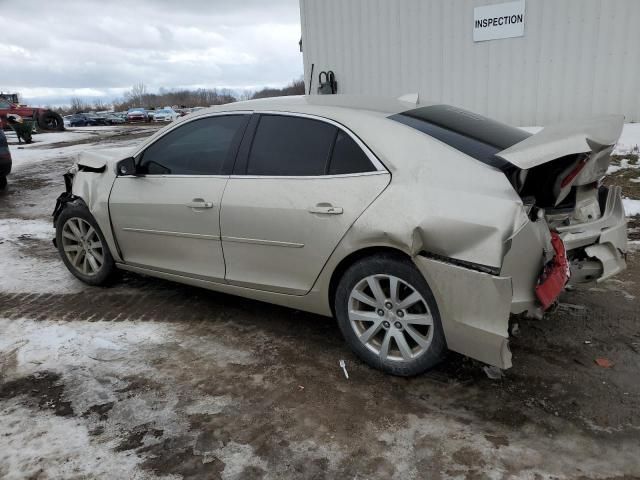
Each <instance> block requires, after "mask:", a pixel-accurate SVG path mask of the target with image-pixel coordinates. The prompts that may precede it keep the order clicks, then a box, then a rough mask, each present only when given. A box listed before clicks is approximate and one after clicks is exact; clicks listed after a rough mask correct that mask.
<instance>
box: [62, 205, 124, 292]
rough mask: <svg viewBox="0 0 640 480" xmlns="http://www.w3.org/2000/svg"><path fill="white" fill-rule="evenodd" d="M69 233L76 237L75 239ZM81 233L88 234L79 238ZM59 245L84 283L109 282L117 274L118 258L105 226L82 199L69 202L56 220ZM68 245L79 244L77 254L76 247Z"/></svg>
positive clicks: (64, 259) (75, 245) (69, 267)
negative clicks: (101, 227) (104, 232)
mask: <svg viewBox="0 0 640 480" xmlns="http://www.w3.org/2000/svg"><path fill="white" fill-rule="evenodd" d="M89 227H91V229H93V230H91V229H90V228H89ZM78 233H79V234H82V235H78ZM69 235H70V236H71V237H76V238H75V239H72V238H70V237H69ZM82 236H84V237H85V238H83V239H81V240H79V239H78V237H82ZM97 242H99V245H97V244H96V243H97ZM56 245H57V247H58V253H59V254H60V257H62V261H63V262H64V264H65V265H66V267H67V268H68V269H69V271H70V272H71V273H72V274H73V275H75V276H76V277H77V278H79V279H80V280H82V281H83V282H84V283H86V284H88V285H94V286H98V285H107V284H109V283H110V282H111V281H112V280H113V279H114V278H115V276H116V272H117V270H116V266H115V262H114V260H113V257H112V255H111V252H110V251H109V247H108V245H107V242H106V241H105V239H104V235H103V234H102V230H100V227H99V226H98V223H97V222H96V220H95V219H94V218H93V215H91V213H90V212H89V209H88V208H87V207H86V206H85V205H84V204H82V203H81V202H73V203H69V204H67V206H66V208H64V210H62V212H60V216H59V217H58V219H57V221H56ZM69 247H77V250H75V251H77V254H76V253H75V251H66V250H65V249H67V248H69ZM100 254H102V261H100ZM76 255H77V256H76ZM76 259H77V261H76Z"/></svg>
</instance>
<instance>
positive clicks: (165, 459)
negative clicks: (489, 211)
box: [0, 127, 640, 479]
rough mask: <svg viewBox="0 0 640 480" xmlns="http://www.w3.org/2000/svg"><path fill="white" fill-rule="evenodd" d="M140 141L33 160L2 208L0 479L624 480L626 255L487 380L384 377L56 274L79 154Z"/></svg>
mask: <svg viewBox="0 0 640 480" xmlns="http://www.w3.org/2000/svg"><path fill="white" fill-rule="evenodd" d="M149 132H150V130H148V129H145V128H144V127H140V128H136V129H127V128H125V127H123V128H122V129H111V130H108V131H107V130H105V131H100V130H97V134H96V135H95V136H93V137H91V138H90V139H83V140H76V141H73V140H71V141H69V140H65V141H63V142H54V143H53V144H43V145H38V144H37V143H36V144H34V145H33V146H32V147H31V149H30V150H29V152H28V155H26V154H25V155H23V156H24V158H25V161H24V162H21V163H20V164H19V165H18V166H17V167H16V170H15V172H14V174H13V175H12V176H11V177H10V183H9V190H8V191H7V192H6V193H5V194H2V195H0V262H1V263H0V265H2V275H1V277H2V278H0V478H11V479H13V478H34V479H45V478H51V479H54V478H72V479H75V478H77V479H84V478H105V479H106V478H109V479H111V478H140V479H146V478H167V479H169V478H171V479H173V478H213V479H215V478H223V479H250V478H273V479H276V478H300V479H308V478H318V479H321V478H327V479H337V478H348V479H356V478H357V479H389V478H394V479H419V478H532V479H533V478H536V479H537V478H639V476H640V457H639V456H638V452H639V451H640V382H639V381H638V379H639V376H638V372H639V367H640V329H639V328H638V323H637V322H638V311H639V308H638V306H639V304H640V303H639V300H638V298H639V297H640V287H639V286H640V256H639V255H638V253H636V252H635V251H634V252H632V253H631V254H630V255H629V258H628V260H629V269H628V270H627V271H626V272H624V273H623V274H622V275H620V276H619V277H617V278H616V279H613V280H610V281H608V282H604V283H602V284H598V285H590V286H586V287H583V288H579V289H575V290H573V291H570V292H566V293H565V294H564V295H563V297H562V299H561V300H562V303H561V304H560V306H559V308H558V309H557V310H556V311H555V312H553V313H550V314H548V315H547V316H545V318H544V319H542V320H539V321H534V320H524V319H519V318H513V319H512V328H513V333H514V335H513V339H512V342H511V347H512V351H513V364H514V367H513V368H512V369H510V370H508V371H507V372H505V375H504V377H503V378H502V379H499V380H491V379H489V378H487V376H486V375H485V373H484V371H483V369H482V367H483V366H482V365H481V364H479V363H477V362H475V361H471V360H469V359H466V358H464V357H461V356H459V355H456V354H450V355H449V357H448V359H447V361H446V362H444V363H443V364H442V365H441V366H440V367H438V368H437V369H436V370H434V371H432V372H430V373H428V374H426V375H422V376H419V377H416V378H411V379H405V378H394V377H390V376H386V375H383V374H381V373H379V372H377V371H374V370H371V369H369V368H368V367H366V366H365V365H363V364H362V363H360V362H359V361H358V360H357V359H356V358H355V357H354V356H353V355H352V354H351V353H350V352H349V350H348V349H347V347H346V346H345V344H344V343H343V341H342V339H341V337H340V334H339V331H338V328H337V326H336V324H335V322H334V321H333V320H332V319H329V318H324V317H318V316H315V315H311V314H307V313H302V312H298V311H294V310H288V309H285V308H280V307H276V306H272V305H268V304H263V303H259V302H254V301H249V300H245V299H241V298H238V297H233V296H228V295H222V294H217V293H214V292H209V291H206V290H201V289H197V288H191V287H187V286H181V285H176V284H171V283H168V282H164V281H161V280H156V279H151V278H147V277H142V276H135V275H129V274H124V275H123V276H122V279H121V281H120V282H118V283H117V284H115V285H114V286H112V287H110V288H92V287H88V286H85V285H83V284H81V283H79V282H78V281H76V280H75V279H74V278H73V277H72V276H71V275H70V274H68V273H67V271H66V270H65V268H64V266H63V265H62V262H61V261H59V259H58V256H57V253H56V251H55V250H54V249H53V246H52V244H51V240H50V239H51V238H52V235H53V230H52V228H51V223H50V221H51V218H50V213H51V210H52V208H53V204H54V200H55V198H56V196H57V195H58V194H59V193H60V192H61V191H62V190H63V188H64V187H63V183H62V177H61V175H62V173H63V172H64V171H65V170H66V168H68V166H69V165H70V164H71V162H72V155H73V153H74V152H75V151H77V148H79V147H78V142H80V143H81V144H82V146H83V147H82V148H103V147H105V146H113V147H120V146H123V145H130V144H132V143H133V142H135V141H138V140H137V139H139V138H140V137H141V136H145V135H148V134H149ZM35 139H36V140H37V137H36V138H35ZM53 150H55V154H52V151H53ZM15 151H16V150H15V149H14V147H12V152H15ZM38 152H42V159H43V160H42V161H38ZM20 155H21V153H20V152H18V154H17V155H16V156H17V157H20ZM618 177H620V178H621V176H620V175H618V176H617V177H616V178H618ZM630 227H631V229H632V230H631V234H630V235H631V238H633V239H635V240H636V241H637V240H638V237H639V235H638V233H639V232H640V225H639V222H638V221H636V219H633V220H632V221H631V225H630ZM598 358H606V359H608V360H610V361H611V362H613V364H614V365H613V367H612V368H602V367H600V366H598V365H597V364H596V363H595V360H596V359H598ZM340 359H345V360H346V365H347V369H348V371H349V379H348V380H347V379H346V378H345V377H344V375H343V373H342V370H341V369H340V368H339V366H338V361H339V360H340Z"/></svg>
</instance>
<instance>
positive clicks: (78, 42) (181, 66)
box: [0, 0, 302, 105]
mask: <svg viewBox="0 0 640 480" xmlns="http://www.w3.org/2000/svg"><path fill="white" fill-rule="evenodd" d="M0 25H2V32H3V34H2V38H1V39H0V90H3V91H11V92H13V91H17V92H19V93H21V94H22V97H23V98H24V99H27V100H29V101H31V102H32V103H34V104H40V105H44V104H50V105H56V104H65V103H68V102H69V98H71V97H72V96H80V97H83V98H86V99H91V98H94V97H103V98H104V99H105V100H109V99H111V98H114V97H119V96H122V94H123V92H125V91H126V90H129V89H130V88H131V86H132V85H133V84H135V83H137V82H144V83H145V84H146V85H147V87H148V89H149V90H150V91H155V90H157V89H159V88H160V87H165V88H178V87H189V88H195V87H221V88H232V89H237V90H242V89H256V88H260V87H263V86H282V85H285V84H287V83H288V82H290V81H291V80H293V79H297V78H300V77H301V76H302V54H301V53H300V51H299V48H298V41H299V39H300V13H299V7H298V0H235V1H234V0H102V1H99V0H98V1H96V0H25V1H18V0H12V1H10V0H0Z"/></svg>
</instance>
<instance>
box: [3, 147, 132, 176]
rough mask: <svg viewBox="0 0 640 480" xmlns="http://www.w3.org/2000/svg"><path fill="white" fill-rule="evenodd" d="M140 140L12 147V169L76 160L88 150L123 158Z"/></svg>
mask: <svg viewBox="0 0 640 480" xmlns="http://www.w3.org/2000/svg"><path fill="white" fill-rule="evenodd" d="M141 141H142V140H141V139H133V140H127V141H124V142H118V143H117V147H116V146H114V145H113V144H109V143H100V144H98V143H81V144H77V145H68V146H66V147H58V148H26V147H25V148H18V149H16V148H12V149H11V158H12V160H13V170H14V171H15V170H17V169H20V168H22V167H24V166H25V165H29V164H32V163H37V162H45V161H52V160H56V159H62V158H68V157H69V158H71V159H72V160H73V161H76V160H77V156H78V155H79V154H80V153H82V152H86V151H88V150H91V151H94V152H101V151H103V152H113V153H116V152H118V153H122V154H123V155H124V156H123V157H122V158H125V157H126V155H127V153H128V152H129V151H131V149H133V148H135V147H136V146H137V145H139V144H140V142H141ZM70 164H71V162H70Z"/></svg>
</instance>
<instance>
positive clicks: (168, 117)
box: [153, 108, 180, 122]
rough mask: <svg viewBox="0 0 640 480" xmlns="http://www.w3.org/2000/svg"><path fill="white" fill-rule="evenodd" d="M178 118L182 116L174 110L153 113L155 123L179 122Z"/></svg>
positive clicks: (161, 110) (164, 109) (166, 109)
mask: <svg viewBox="0 0 640 480" xmlns="http://www.w3.org/2000/svg"><path fill="white" fill-rule="evenodd" d="M178 117H180V115H178V112H176V111H174V110H173V109H172V108H163V109H160V110H156V111H155V112H154V113H153V121H154V122H173V121H175V120H177V119H178Z"/></svg>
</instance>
